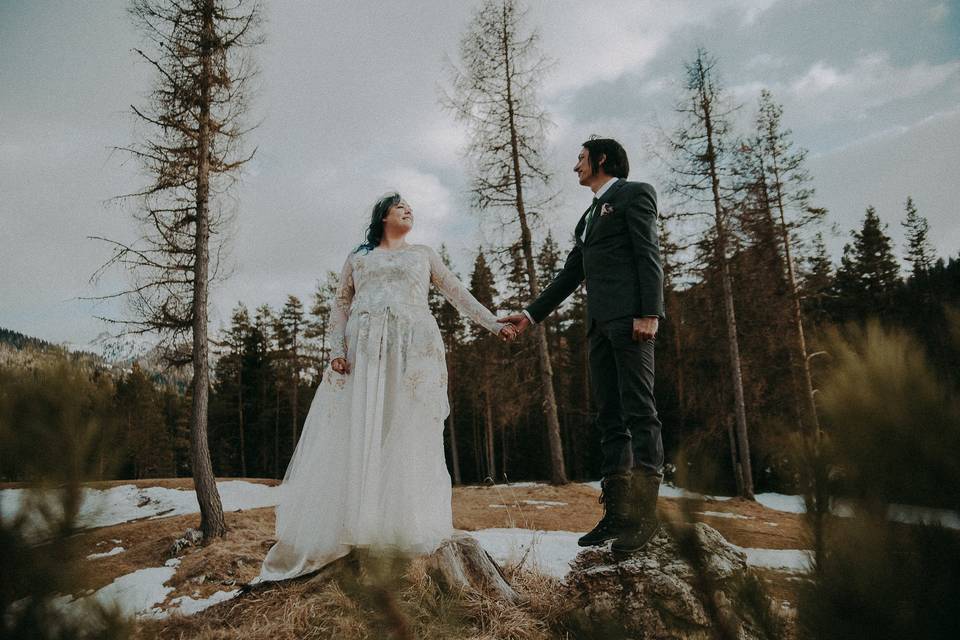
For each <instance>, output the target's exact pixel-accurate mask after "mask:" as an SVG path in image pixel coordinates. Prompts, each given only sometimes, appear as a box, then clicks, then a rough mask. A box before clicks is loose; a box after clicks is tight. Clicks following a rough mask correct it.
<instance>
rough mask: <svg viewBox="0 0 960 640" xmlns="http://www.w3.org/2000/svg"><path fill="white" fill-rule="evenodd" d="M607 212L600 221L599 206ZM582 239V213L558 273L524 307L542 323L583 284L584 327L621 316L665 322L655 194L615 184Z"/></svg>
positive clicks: (620, 181)
mask: <svg viewBox="0 0 960 640" xmlns="http://www.w3.org/2000/svg"><path fill="white" fill-rule="evenodd" d="M605 203H606V204H609V205H610V207H612V209H613V210H612V211H611V212H610V213H608V214H606V215H600V211H601V209H602V207H603V205H604V204H605ZM597 207H598V209H597V213H596V214H595V218H594V220H593V224H592V225H591V226H590V228H589V229H587V236H586V238H585V239H584V240H582V241H581V240H580V236H581V235H582V234H581V231H582V230H583V228H584V226H585V225H586V216H587V213H588V212H589V211H590V208H589V207H588V208H587V211H585V212H584V213H583V215H582V216H581V217H580V222H579V223H577V227H576V231H575V236H576V239H575V242H576V244H575V245H574V247H573V249H572V250H571V251H570V254H569V255H568V256H567V260H566V262H565V263H564V265H563V268H562V269H561V270H560V273H558V274H557V276H556V277H555V278H554V279H553V282H551V283H550V285H549V286H548V287H547V288H546V289H544V290H543V292H542V293H541V294H540V296H539V297H537V299H536V300H534V301H533V302H532V303H530V305H529V306H528V307H527V309H526V310H527V312H528V313H529V314H530V315H531V316H532V317H533V319H534V320H535V321H536V322H541V321H542V320H543V319H544V318H545V317H547V316H548V315H549V314H550V312H551V311H553V310H554V309H556V308H557V307H558V306H559V305H560V303H561V302H563V301H564V300H565V299H566V298H567V296H569V295H570V294H571V293H573V291H574V290H575V289H576V288H577V287H578V286H579V285H580V283H581V282H583V281H584V280H586V287H587V326H588V327H592V326H593V322H594V321H596V322H603V321H605V320H611V319H613V318H620V317H623V316H633V317H634V318H639V317H641V316H658V317H660V318H663V317H665V316H664V307H663V267H662V265H661V263H660V243H659V240H658V235H657V192H656V191H655V190H654V188H653V187H652V186H650V185H649V184H647V183H645V182H629V181H627V180H624V179H623V178H620V179H618V180H617V181H616V182H614V183H613V184H612V185H610V187H609V188H608V189H607V191H606V192H605V193H604V194H603V197H601V198H600V200H599V201H598V202H597Z"/></svg>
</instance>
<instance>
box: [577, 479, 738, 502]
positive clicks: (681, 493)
mask: <svg viewBox="0 0 960 640" xmlns="http://www.w3.org/2000/svg"><path fill="white" fill-rule="evenodd" d="M581 484H583V485H585V486H588V487H590V488H591V489H595V490H597V491H600V481H599V480H593V481H591V482H583V483H581ZM659 496H660V497H661V498H688V499H690V500H729V499H730V496H707V495H704V494H702V493H697V492H696V491H687V490H686V489H684V488H683V487H678V486H675V485H672V484H670V483H668V482H661V483H660V491H659Z"/></svg>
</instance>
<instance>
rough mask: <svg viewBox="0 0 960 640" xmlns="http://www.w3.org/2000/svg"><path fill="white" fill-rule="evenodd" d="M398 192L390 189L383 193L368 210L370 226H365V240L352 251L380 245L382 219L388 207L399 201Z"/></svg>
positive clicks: (365, 249) (374, 247) (365, 250)
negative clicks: (370, 209) (369, 210)
mask: <svg viewBox="0 0 960 640" xmlns="http://www.w3.org/2000/svg"><path fill="white" fill-rule="evenodd" d="M400 200H401V198H400V194H399V193H398V192H396V191H390V192H389V193H386V194H384V195H383V196H381V197H380V199H379V200H377V202H376V204H374V205H373V211H371V212H370V226H368V227H367V241H366V242H364V243H363V244H361V245H360V246H358V247H357V248H356V249H355V250H354V253H358V252H359V251H363V252H364V253H366V252H368V251H372V250H373V249H376V248H377V247H379V246H380V241H381V240H382V239H383V219H384V218H386V217H387V214H388V213H389V212H390V207H392V206H393V205H395V204H398V203H399V202H400Z"/></svg>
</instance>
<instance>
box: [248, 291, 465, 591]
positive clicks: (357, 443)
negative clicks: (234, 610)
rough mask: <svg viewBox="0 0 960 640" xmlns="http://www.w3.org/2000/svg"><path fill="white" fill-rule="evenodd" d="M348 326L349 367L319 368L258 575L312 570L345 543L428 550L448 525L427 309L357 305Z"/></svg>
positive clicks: (440, 379) (441, 399) (443, 401)
mask: <svg viewBox="0 0 960 640" xmlns="http://www.w3.org/2000/svg"><path fill="white" fill-rule="evenodd" d="M346 335H347V351H348V360H349V361H350V364H351V372H350V373H349V374H346V375H341V374H338V373H336V372H335V371H333V370H332V369H330V368H328V369H327V370H326V371H325V372H324V375H323V381H322V382H321V384H320V386H319V387H318V388H317V391H316V394H315V395H314V398H313V401H312V403H311V405H310V410H309V412H308V414H307V417H306V421H305V423H304V426H303V432H302V434H301V436H300V440H299V442H298V443H297V446H296V449H295V450H294V453H293V457H292V458H291V460H290V464H289V465H288V467H287V470H286V473H285V475H284V478H283V482H282V483H281V485H280V500H279V503H278V505H277V509H276V538H277V541H276V543H275V544H274V545H273V546H272V547H271V549H270V550H269V552H268V553H267V556H266V558H265V559H264V561H263V565H262V567H261V570H260V576H259V578H258V579H257V580H256V581H264V580H282V579H287V578H293V577H296V576H298V575H302V574H304V573H309V572H311V571H314V570H316V569H319V568H320V567H323V566H324V565H326V564H328V563H329V562H331V561H333V560H335V559H337V558H339V557H341V556H344V555H346V554H347V553H348V552H349V551H350V549H351V548H352V547H374V548H383V549H390V550H395V551H399V552H408V553H412V554H425V553H430V552H431V551H433V550H435V549H436V548H437V547H438V546H439V545H440V543H441V542H443V541H444V540H445V539H447V538H449V537H450V536H451V535H452V533H453V516H452V511H451V504H450V499H451V483H450V474H449V473H448V471H447V466H446V460H445V457H444V447H443V422H444V419H445V418H446V416H447V415H448V414H449V405H448V403H447V370H446V361H445V356H444V347H443V341H442V339H441V335H440V331H439V329H438V327H437V323H436V320H435V319H434V317H433V315H432V314H431V313H430V311H429V309H428V308H426V307H417V306H408V305H396V304H394V305H391V306H387V307H384V308H382V309H372V310H363V309H354V310H353V311H352V313H351V315H350V319H349V320H348V322H347V326H346Z"/></svg>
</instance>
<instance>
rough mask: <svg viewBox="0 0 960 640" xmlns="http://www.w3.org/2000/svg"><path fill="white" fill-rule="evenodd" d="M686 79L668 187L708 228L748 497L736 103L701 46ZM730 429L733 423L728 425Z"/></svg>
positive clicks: (740, 485) (743, 491) (741, 485)
mask: <svg viewBox="0 0 960 640" xmlns="http://www.w3.org/2000/svg"><path fill="white" fill-rule="evenodd" d="M685 67H686V74H687V79H686V84H685V90H686V93H685V95H684V98H683V100H682V101H681V102H680V104H678V105H677V107H676V110H677V112H678V113H679V114H680V115H681V118H682V122H681V124H680V125H679V126H678V127H677V129H676V130H675V131H674V133H673V134H672V136H671V137H670V139H669V141H668V143H669V145H670V147H671V150H672V151H673V154H674V160H673V166H671V184H670V187H671V190H672V191H673V192H674V193H676V194H678V195H680V196H681V197H683V198H684V199H685V200H686V201H687V203H689V204H691V205H692V206H694V207H697V208H701V207H702V209H700V210H697V211H691V212H690V213H691V214H692V215H695V216H698V215H699V216H706V217H707V219H709V220H710V223H709V227H708V228H707V229H705V230H704V233H703V234H702V235H701V238H700V241H699V246H700V248H701V251H704V252H705V253H702V254H701V255H704V256H705V258H706V262H707V264H708V270H710V271H715V272H716V273H717V274H718V277H719V280H720V285H721V288H722V299H723V320H724V325H725V329H726V344H727V351H728V362H729V371H730V381H731V385H732V387H733V395H734V398H733V401H734V402H733V409H734V418H735V420H734V423H735V427H736V431H735V432H733V431H731V434H730V440H731V442H735V443H736V447H734V450H733V451H732V452H731V455H737V456H739V459H738V460H736V462H735V464H734V475H735V477H736V478H737V490H738V493H739V494H740V495H741V496H743V497H744V498H747V499H752V498H753V472H752V469H751V461H750V444H749V437H748V430H747V411H746V403H745V399H744V392H743V374H742V368H741V357H740V342H739V338H738V335H737V333H738V332H737V314H736V309H735V307H734V297H733V285H732V282H731V275H730V264H729V261H730V256H729V252H730V250H731V248H732V247H731V246H730V245H731V244H732V243H733V242H735V241H736V239H735V238H734V237H733V234H732V233H731V230H730V228H729V227H730V220H729V217H730V212H731V211H732V209H733V207H734V206H735V198H736V196H737V193H736V187H737V185H736V183H735V180H734V173H733V157H732V155H733V140H732V123H731V118H732V114H733V111H734V110H735V109H736V108H737V107H731V106H728V102H727V99H726V98H725V93H724V91H723V88H722V86H721V85H720V83H719V81H718V79H717V77H716V75H717V74H716V71H715V67H716V60H715V59H714V58H713V57H711V56H710V55H709V54H708V53H707V52H706V50H704V49H702V48H700V49H697V55H696V58H695V60H694V61H693V62H691V63H688V64H686V65H685ZM731 429H733V427H732V426H731Z"/></svg>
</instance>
